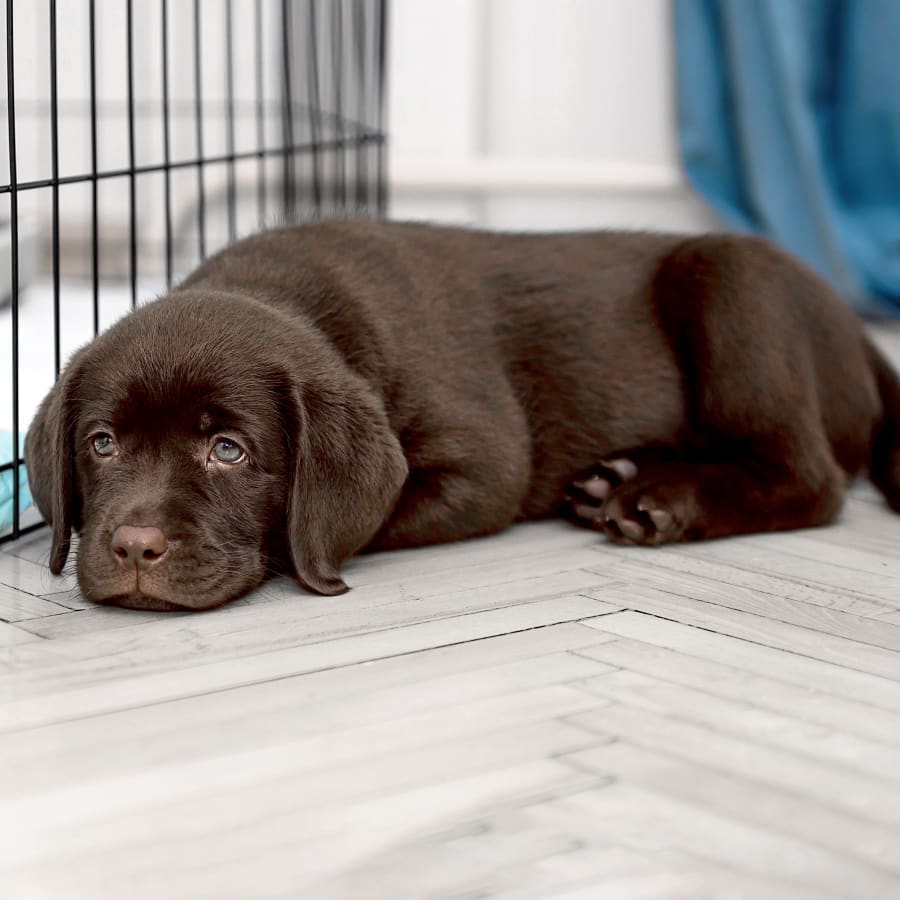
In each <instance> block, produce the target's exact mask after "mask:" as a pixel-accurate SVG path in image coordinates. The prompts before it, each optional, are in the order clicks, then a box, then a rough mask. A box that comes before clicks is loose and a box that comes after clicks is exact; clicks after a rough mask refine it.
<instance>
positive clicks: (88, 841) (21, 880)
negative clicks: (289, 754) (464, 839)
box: [0, 760, 591, 900]
mask: <svg viewBox="0 0 900 900" xmlns="http://www.w3.org/2000/svg"><path fill="white" fill-rule="evenodd" d="M590 781H591V779H590V778H588V777H586V776H585V775H583V774H581V773H576V772H574V771H573V770H572V769H571V767H568V766H564V765H562V764H560V763H557V762H555V761H551V760H540V761H536V762H528V763H523V764H519V765H514V766H507V767H502V768H499V769H495V770H489V771H485V772H482V773H478V774H474V775H472V774H469V775H464V776H462V777H455V776H454V775H452V774H450V775H448V776H447V777H446V778H443V779H442V780H439V781H438V782H432V783H426V784H422V785H418V786H412V787H410V788H409V789H407V790H403V791H397V792H395V793H393V794H389V795H385V796H379V797H374V798H372V797H367V798H363V799H361V800H360V801H359V802H355V803H350V804H349V805H345V806H340V807H326V808H319V809H317V808H315V807H313V808H310V807H308V806H306V805H304V804H301V805H297V803H296V801H297V800H298V799H300V798H302V796H303V792H304V789H305V787H306V784H305V782H303V781H301V782H300V783H299V784H298V785H290V786H287V787H285V786H281V787H279V785H277V784H276V785H275V786H274V787H273V789H271V790H269V791H267V792H265V793H262V792H260V791H259V790H252V791H243V792H240V791H233V792H228V793H226V794H216V795H213V796H210V797H206V798H198V799H197V800H196V801H187V802H182V803H180V804H176V805H174V806H169V807H165V808H162V809H156V810H144V811H141V812H139V813H136V814H135V815H133V816H130V817H128V818H127V819H117V820H111V821H109V822H107V823H100V824H98V825H96V826H88V825H83V826H81V827H79V828H78V829H73V830H70V831H68V832H67V833H66V835H65V841H64V842H63V841H62V839H61V838H60V839H58V841H57V843H56V844H55V846H53V847H48V846H47V845H46V842H45V840H43V839H40V838H38V837H37V836H35V838H34V839H31V838H30V836H29V833H28V832H26V833H25V837H24V838H23V837H21V836H18V835H17V837H16V840H17V843H18V846H17V847H16V851H15V854H14V856H13V858H12V859H10V856H11V855H13V853H12V851H11V850H9V849H8V848H9V846H10V845H8V844H7V845H6V846H5V847H0V860H2V862H3V864H4V866H5V865H6V864H7V863H8V865H9V867H8V868H6V867H4V868H3V869H2V870H0V875H2V878H3V883H4V884H5V885H9V886H10V887H11V889H19V890H20V891H21V889H23V888H24V889H26V890H28V891H32V892H34V891H36V890H40V891H42V892H43V896H60V893H56V894H54V891H59V892H62V891H68V892H69V894H68V896H76V897H91V898H94V900H103V898H107V897H108V898H118V897H122V896H128V897H129V898H133V900H143V898H148V900H150V898H152V900H156V898H159V897H160V896H164V897H166V898H167V900H181V898H185V900H188V898H196V897H197V896H204V895H205V896H215V897H216V898H217V900H220V898H221V900H230V898H235V900H237V898H244V900H245V898H247V897H250V896H253V897H256V896H260V894H259V893H258V891H259V889H260V887H264V889H265V891H267V892H268V894H269V895H270V896H278V895H279V892H282V893H284V894H290V892H291V891H293V892H294V896H297V895H300V896H303V895H304V891H305V888H306V887H307V886H311V885H313V884H315V883H316V882H318V881H321V880H322V879H324V878H326V877H328V876H329V875H333V874H334V873H335V872H339V871H343V870H346V869H347V868H348V867H349V866H351V865H353V864H354V863H357V862H358V861H359V860H360V859H364V858H371V857H373V856H374V855H376V854H378V853H382V852H384V851H385V849H386V848H388V847H390V846H392V845H395V844H397V843H400V842H403V841H408V840H409V839H410V838H411V836H413V835H420V834H422V833H423V832H426V831H427V830H434V829H437V828H446V827H447V825H448V824H449V823H453V822H459V821H465V820H467V819H471V818H475V817H480V816H483V815H485V814H486V813H487V812H488V811H489V810H491V809H494V808H497V807H498V806H501V805H503V804H508V803H521V802H526V801H527V800H528V799H529V798H532V797H535V796H552V795H554V794H557V793H564V792H568V791H571V790H573V789H576V788H577V787H579V786H581V785H585V784H587V783H589V782H590ZM129 847H137V848H139V850H138V851H137V852H128V848H129ZM48 850H49V851H50V854H49V855H50V856H51V860H50V861H49V862H48V861H46V859H45V857H46V856H47V855H48ZM76 891H77V893H75V892H76ZM62 895H63V896H66V894H62ZM26 896H28V895H27V894H26Z"/></svg>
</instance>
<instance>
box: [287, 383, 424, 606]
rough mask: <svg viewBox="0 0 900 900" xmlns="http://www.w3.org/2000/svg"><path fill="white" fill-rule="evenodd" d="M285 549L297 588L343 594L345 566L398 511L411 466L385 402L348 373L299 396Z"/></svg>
mask: <svg viewBox="0 0 900 900" xmlns="http://www.w3.org/2000/svg"><path fill="white" fill-rule="evenodd" d="M293 393H294V398H293V405H294V414H293V415H292V416H291V418H292V419H293V420H294V423H293V428H294V429H295V436H294V440H293V441H292V443H291V445H292V451H293V454H294V459H293V460H292V464H293V484H292V486H291V493H290V498H289V502H288V522H287V527H288V535H287V536H288V544H289V547H290V553H291V560H292V562H293V564H294V568H295V570H296V573H297V577H298V578H299V580H300V582H301V583H302V584H303V585H304V586H305V587H307V588H309V589H310V590H312V591H315V592H316V593H319V594H328V595H332V594H342V593H344V591H346V590H347V585H346V584H345V583H344V581H343V579H342V578H341V577H340V575H339V574H338V570H339V568H340V566H341V564H342V563H343V562H344V561H345V560H346V559H347V557H349V556H350V555H351V554H353V553H355V552H356V551H357V550H360V549H362V548H363V547H364V546H365V545H366V544H367V543H368V542H369V541H370V540H371V539H372V537H373V536H374V534H375V532H376V531H377V530H378V528H379V527H380V526H381V525H382V523H383V522H384V520H385V519H386V518H387V516H388V514H389V513H390V512H391V510H392V509H393V507H394V504H395V503H396V501H397V497H398V496H399V493H400V489H401V488H402V486H403V482H404V481H405V480H406V475H407V471H408V469H407V465H406V459H405V458H404V456H403V451H402V449H401V447H400V442H399V441H398V440H397V438H396V436H395V435H394V433H393V431H392V430H391V428H390V425H389V423H388V420H387V416H386V414H385V411H384V408H383V406H382V404H381V401H380V400H379V399H378V398H377V397H376V396H375V394H374V393H373V391H372V390H371V389H370V388H369V386H368V385H367V384H366V382H365V381H363V380H362V379H361V378H359V377H358V376H356V375H355V374H353V373H351V372H349V371H347V370H344V371H343V372H341V373H340V374H339V375H338V374H337V373H335V372H333V371H332V372H328V373H327V375H326V374H325V373H322V377H319V378H316V379H314V380H311V381H310V382H308V383H306V384H304V385H302V386H299V387H295V388H294V391H293Z"/></svg>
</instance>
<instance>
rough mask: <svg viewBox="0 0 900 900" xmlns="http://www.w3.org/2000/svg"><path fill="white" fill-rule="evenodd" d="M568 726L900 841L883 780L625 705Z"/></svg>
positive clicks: (896, 795)
mask: <svg viewBox="0 0 900 900" xmlns="http://www.w3.org/2000/svg"><path fill="white" fill-rule="evenodd" d="M568 721H572V722H575V723H576V724H579V725H582V726H584V727H585V728H587V729H589V730H591V731H592V732H596V733H597V734H601V735H606V736H609V737H617V738H620V739H621V740H624V741H627V742H628V743H632V744H637V745H638V746H639V747H646V748H648V749H651V750H652V749H654V748H656V747H665V749H666V753H668V754H671V755H674V756H679V757H681V758H683V759H686V760H688V761H690V762H694V763H696V764H698V765H701V766H709V767H711V768H716V769H721V770H723V771H726V772H729V773H733V774H740V775H743V776H744V777H746V778H750V779H753V780H755V781H759V782H760V783H762V784H766V785H770V786H771V787H774V788H777V789H780V790H782V791H785V792H788V793H796V794H799V795H801V796H804V797H806V798H808V799H810V800H813V801H815V802H817V803H821V804H822V805H825V806H828V807H830V808H831V809H834V810H837V811H840V812H842V813H844V814H846V815H851V816H856V817H857V818H859V819H862V820H863V821H866V822H869V823H871V824H873V825H878V826H881V827H884V828H885V829H888V830H889V831H890V833H892V834H895V835H896V840H898V841H900V786H897V785H896V784H888V783H885V781H884V780H883V779H880V778H875V777H869V776H867V775H862V774H860V773H859V772H853V771H849V770H848V769H846V768H844V767H839V766H834V765H830V764H825V763H821V762H819V761H817V760H814V759H811V758H809V757H808V756H802V757H801V756H799V755H797V754H796V753H793V752H787V751H783V750H775V749H773V748H771V747H766V746H764V745H762V744H761V743H759V742H756V741H753V742H750V741H747V740H743V739H740V738H734V737H731V736H730V735H726V734H721V733H718V732H713V731H710V730H709V729H708V728H706V727H701V726H697V725H694V724H691V723H689V722H685V721H681V720H679V719H675V718H672V717H670V716H660V715H656V714H654V713H651V712H648V711H647V710H645V709H635V708H632V707H627V706H623V705H621V704H612V705H611V706H607V707H603V708H602V709H600V710H597V711H596V712H588V713H584V714H581V715H578V716H575V717H573V718H570V719H569V720H568ZM873 774H875V773H873Z"/></svg>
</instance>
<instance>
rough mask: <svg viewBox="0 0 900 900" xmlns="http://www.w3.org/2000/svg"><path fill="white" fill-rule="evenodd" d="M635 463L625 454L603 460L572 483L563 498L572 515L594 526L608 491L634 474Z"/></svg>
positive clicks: (635, 470)
mask: <svg viewBox="0 0 900 900" xmlns="http://www.w3.org/2000/svg"><path fill="white" fill-rule="evenodd" d="M637 471H638V469H637V466H636V465H635V464H634V463H633V462H632V461H631V460H630V459H625V458H624V457H622V458H618V459H610V460H605V461H603V462H601V463H599V464H598V465H597V466H595V467H594V468H593V469H592V470H591V471H589V472H587V473H586V474H585V475H583V476H582V477H581V478H577V479H576V480H575V481H573V482H572V484H571V486H570V488H569V491H568V493H567V494H566V501H567V502H568V504H569V509H570V511H571V513H572V515H573V516H574V517H575V518H576V519H578V520H580V521H581V522H582V523H583V524H585V525H590V526H592V527H596V525H597V521H598V520H599V519H601V518H602V510H603V507H604V506H605V505H606V501H607V500H608V499H609V497H610V494H612V492H613V491H614V490H615V489H616V488H618V487H619V486H620V485H622V484H624V483H625V482H626V481H630V480H631V479H632V478H634V477H635V476H636V475H637Z"/></svg>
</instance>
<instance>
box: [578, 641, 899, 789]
mask: <svg viewBox="0 0 900 900" xmlns="http://www.w3.org/2000/svg"><path fill="white" fill-rule="evenodd" d="M601 649H602V648H601ZM579 686H581V687H583V688H584V689H585V690H587V691H590V692H591V693H592V694H596V695H597V696H598V697H604V698H605V699H607V700H610V701H613V702H616V703H619V704H621V705H623V706H629V707H631V708H633V709H636V710H647V711H649V712H652V713H654V714H655V715H664V716H669V717H672V718H676V719H678V720H679V721H683V722H687V723H689V724H692V725H697V726H699V727H703V728H708V729H710V731H712V732H714V733H716V734H725V735H730V736H732V737H736V738H740V739H742V740H746V741H748V742H750V743H754V744H755V743H759V744H762V745H764V746H767V747H771V748H773V749H779V750H784V751H787V752H789V753H794V754H796V755H797V756H800V757H804V756H808V757H810V758H812V759H816V760H818V761H820V762H822V763H829V764H832V765H836V766H839V767H842V768H846V769H847V770H849V771H855V772H858V773H859V774H862V775H873V774H875V773H878V776H879V778H880V779H883V780H884V781H885V782H890V783H894V784H897V785H898V786H900V766H897V761H898V760H900V751H898V749H897V747H896V746H891V745H887V744H882V743H878V742H875V741H868V740H866V739H865V738H861V737H858V736H857V735H854V734H847V733H846V732H844V731H843V730H842V729H841V730H833V729H825V728H822V727H821V726H820V725H813V724H810V723H808V722H804V721H803V719H802V718H799V717H794V716H790V715H784V714H782V713H778V712H773V711H772V710H768V709H761V708H759V707H757V706H755V705H753V704H751V703H747V702H744V701H741V700H735V699H733V698H723V697H720V696H718V695H716V694H715V693H713V692H709V691H705V690H697V689H695V688H689V687H684V686H683V685H676V684H671V683H667V682H665V681H660V680H659V679H657V678H653V677H651V676H649V675H644V674H641V673H639V672H630V671H613V672H609V673H604V674H602V675H600V676H591V677H590V678H588V679H587V680H585V681H584V682H580V683H579ZM898 738H900V735H898Z"/></svg>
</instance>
